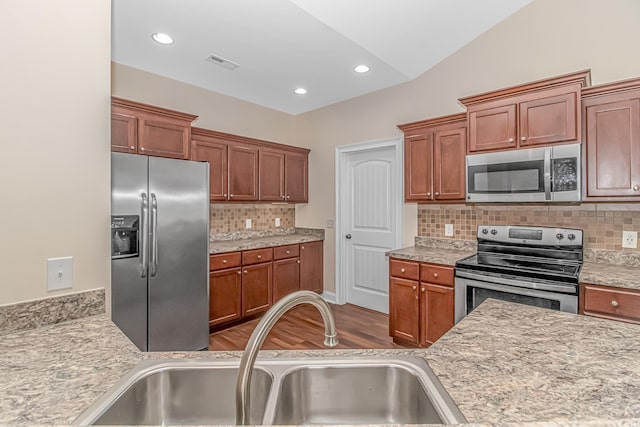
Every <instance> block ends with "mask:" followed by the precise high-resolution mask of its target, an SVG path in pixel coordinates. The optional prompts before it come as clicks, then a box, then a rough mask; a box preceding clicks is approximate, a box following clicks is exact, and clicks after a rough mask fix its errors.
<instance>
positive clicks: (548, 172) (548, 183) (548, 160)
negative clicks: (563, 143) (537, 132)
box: [544, 147, 551, 200]
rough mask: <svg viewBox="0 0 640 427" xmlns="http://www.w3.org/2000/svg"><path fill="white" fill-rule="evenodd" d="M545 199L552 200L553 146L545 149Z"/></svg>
mask: <svg viewBox="0 0 640 427" xmlns="http://www.w3.org/2000/svg"><path fill="white" fill-rule="evenodd" d="M544 199H545V200H551V148H549V147H547V148H546V149H545V150H544Z"/></svg>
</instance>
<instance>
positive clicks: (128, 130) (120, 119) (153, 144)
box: [111, 97, 198, 159]
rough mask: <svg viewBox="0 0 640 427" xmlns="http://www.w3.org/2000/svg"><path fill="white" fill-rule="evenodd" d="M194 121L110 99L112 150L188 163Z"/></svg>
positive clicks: (123, 100)
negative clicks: (183, 160)
mask: <svg viewBox="0 0 640 427" xmlns="http://www.w3.org/2000/svg"><path fill="white" fill-rule="evenodd" d="M197 117H198V116H194V115H192V114H186V113H180V112H178V111H173V110H167V109H165V108H160V107H155V106H152V105H147V104H142V103H139V102H134V101H128V100H125V99H121V98H115V97H112V98H111V125H112V130H111V147H112V150H113V151H119V152H127V153H132V154H144V155H149V156H156V157H169V158H174V159H188V158H189V149H190V145H191V122H193V121H194V120H195V119H196V118H197ZM127 147H128V148H127Z"/></svg>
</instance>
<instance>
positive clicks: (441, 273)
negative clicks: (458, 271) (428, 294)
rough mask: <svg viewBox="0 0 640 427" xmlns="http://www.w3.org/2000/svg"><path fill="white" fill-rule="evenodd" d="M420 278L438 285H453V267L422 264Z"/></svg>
mask: <svg viewBox="0 0 640 427" xmlns="http://www.w3.org/2000/svg"><path fill="white" fill-rule="evenodd" d="M420 280H421V281H422V282H428V283H435V284H437V285H445V286H453V268H451V267H443V266H439V265H431V264H420Z"/></svg>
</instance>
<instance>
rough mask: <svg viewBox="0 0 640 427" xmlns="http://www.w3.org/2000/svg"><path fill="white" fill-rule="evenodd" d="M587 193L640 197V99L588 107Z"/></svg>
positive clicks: (590, 194) (604, 102)
mask: <svg viewBox="0 0 640 427" xmlns="http://www.w3.org/2000/svg"><path fill="white" fill-rule="evenodd" d="M585 120H586V126H585V128H586V135H585V137H586V164H587V173H586V176H587V196H588V197H619V196H622V197H624V196H640V99H630V100H618V101H615V102H608V99H607V98H606V97H603V99H602V103H599V104H595V105H589V106H587V107H586V113H585Z"/></svg>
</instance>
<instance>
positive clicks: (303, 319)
mask: <svg viewBox="0 0 640 427" xmlns="http://www.w3.org/2000/svg"><path fill="white" fill-rule="evenodd" d="M330 305H331V310H332V311H333V316H334V318H335V321H336V329H337V331H338V340H339V344H338V346H337V347H335V348H405V347H403V346H401V345H397V344H394V343H393V340H392V339H391V337H390V336H389V316H387V315H386V314H383V313H378V312H376V311H371V310H367V309H365V308H362V307H358V306H355V305H351V304H345V305H335V304H330ZM259 321H260V319H254V320H251V321H249V322H246V323H243V324H240V325H237V326H233V327H231V328H228V329H224V330H222V331H218V332H214V333H213V334H211V335H210V336H209V350H211V351H215V350H223V351H232V350H244V347H245V346H246V345H247V341H249V336H251V333H252V332H253V330H254V328H255V327H256V325H257V324H258V322H259ZM323 340H324V326H323V323H322V317H321V316H320V313H319V312H318V310H316V309H315V308H314V307H312V306H309V305H303V306H299V307H296V308H294V309H292V310H291V311H289V312H288V313H286V314H285V315H284V316H282V318H281V319H280V320H279V321H278V323H276V325H275V326H274V327H273V329H272V330H271V332H270V333H269V335H268V336H267V339H266V341H265V342H264V345H263V346H262V348H263V349H265V350H310V349H325V348H326V347H325V346H324V345H323V344H322V342H323Z"/></svg>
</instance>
